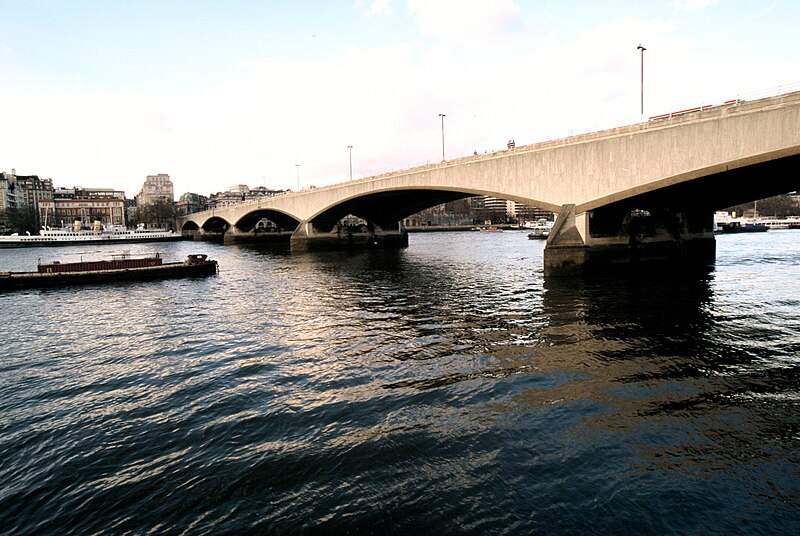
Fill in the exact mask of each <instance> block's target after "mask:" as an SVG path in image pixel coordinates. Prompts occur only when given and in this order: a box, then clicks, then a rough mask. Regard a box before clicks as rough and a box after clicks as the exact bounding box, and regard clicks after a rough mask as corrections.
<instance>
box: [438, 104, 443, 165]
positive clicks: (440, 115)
mask: <svg viewBox="0 0 800 536" xmlns="http://www.w3.org/2000/svg"><path fill="white" fill-rule="evenodd" d="M439 117H441V118H442V162H444V114H439Z"/></svg>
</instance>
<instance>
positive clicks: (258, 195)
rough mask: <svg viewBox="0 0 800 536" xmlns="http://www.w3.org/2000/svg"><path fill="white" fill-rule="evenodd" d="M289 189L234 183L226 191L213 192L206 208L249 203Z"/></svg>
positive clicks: (283, 192)
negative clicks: (253, 186) (271, 188)
mask: <svg viewBox="0 0 800 536" xmlns="http://www.w3.org/2000/svg"><path fill="white" fill-rule="evenodd" d="M287 192H288V190H270V189H268V188H267V187H265V186H256V187H255V188H253V189H250V187H249V186H247V185H246V184H234V185H233V186H231V187H230V188H228V190H227V191H225V192H218V193H216V194H212V195H211V196H209V198H208V203H207V205H206V207H204V208H202V209H201V210H205V209H206V208H221V207H230V206H233V205H239V204H241V203H247V202H248V201H255V200H257V199H262V198H264V197H275V196H276V195H282V194H285V193H287Z"/></svg>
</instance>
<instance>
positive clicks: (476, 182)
mask: <svg viewBox="0 0 800 536" xmlns="http://www.w3.org/2000/svg"><path fill="white" fill-rule="evenodd" d="M797 189H800V92H796V93H789V94H785V95H779V96H776V97H771V98H767V99H760V100H756V101H750V102H743V101H734V102H729V103H725V104H723V105H719V106H710V107H703V108H702V109H698V110H696V111H693V112H691V113H681V114H676V115H668V116H665V117H661V118H659V119H653V120H650V121H648V122H643V123H639V124H635V125H630V126H625V127H620V128H614V129H610V130H604V131H600V132H594V133H590V134H584V135H580V136H573V137H569V138H565V139H561V140H555V141H549V142H544V143H537V144H533V145H527V146H520V147H516V148H513V149H509V150H507V151H498V152H495V153H491V154H484V155H476V156H472V157H465V158H460V159H458V160H451V161H446V162H442V163H440V164H434V165H427V166H421V167H415V168H410V169H407V170H404V171H397V172H393V173H387V174H383V175H378V176H374V177H368V178H365V179H361V180H356V181H351V182H345V183H341V184H336V185H333V186H328V187H324V188H316V189H310V190H307V191H303V192H298V193H293V194H287V195H283V196H278V197H273V198H265V199H262V200H259V201H258V202H252V203H243V204H241V205H236V206H231V207H225V208H220V209H215V210H210V211H204V212H198V213H195V214H191V215H189V216H187V217H185V218H182V219H181V220H180V221H179V227H180V229H181V230H182V232H183V233H184V234H185V235H193V236H195V237H196V238H203V237H209V236H223V237H224V239H225V241H226V242H237V241H252V240H270V239H273V240H275V239H283V240H288V241H289V242H290V244H291V248H292V250H293V251H297V250H312V249H322V248H334V247H358V246H372V247H381V246H384V247H386V246H405V245H407V244H408V236H407V234H406V232H405V230H404V229H403V227H402V224H401V223H400V222H401V221H402V220H403V219H404V218H406V217H408V216H410V215H412V214H415V213H417V212H419V211H420V210H423V209H425V208H429V207H433V206H436V205H439V204H441V203H444V202H447V201H453V200H456V199H462V198H465V197H470V196H474V195H488V196H493V197H499V198H504V199H509V200H513V201H519V202H521V203H525V204H529V205H533V206H538V207H541V208H544V209H548V210H552V211H554V212H557V213H558V215H559V216H558V218H557V221H556V226H555V227H554V229H553V232H552V233H551V236H550V238H549V239H548V242H547V245H546V247H545V259H544V261H545V262H544V264H545V275H557V274H572V273H583V272H585V271H588V270H592V269H602V268H608V267H623V266H639V265H641V264H644V263H650V262H680V263H688V264H708V263H709V262H710V261H713V260H714V257H715V242H714V236H713V212H714V211H715V210H719V209H721V208H724V207H727V206H731V205H735V204H739V203H745V202H748V201H752V200H755V199H760V198H763V197H768V196H771V195H777V194H781V193H786V192H789V191H792V190H797ZM348 215H353V216H357V217H358V218H361V219H363V220H365V221H366V222H368V223H367V225H365V226H363V227H362V228H361V229H357V228H356V229H354V228H353V227H349V226H347V225H343V224H342V223H341V220H342V219H343V218H344V217H346V216H348ZM264 218H266V219H267V220H269V221H270V222H273V223H274V226H273V227H272V230H271V231H260V230H259V229H257V228H256V225H257V223H258V222H259V221H262V220H263V219H264Z"/></svg>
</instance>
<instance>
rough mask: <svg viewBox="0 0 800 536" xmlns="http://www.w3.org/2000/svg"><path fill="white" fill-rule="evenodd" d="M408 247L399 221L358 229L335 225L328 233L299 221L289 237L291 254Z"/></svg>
mask: <svg viewBox="0 0 800 536" xmlns="http://www.w3.org/2000/svg"><path fill="white" fill-rule="evenodd" d="M407 246H408V232H407V231H406V230H405V228H404V227H403V226H402V224H401V222H396V223H393V224H385V223H384V224H383V225H382V226H379V225H377V224H373V223H369V224H367V225H362V226H358V227H352V226H350V227H348V226H341V225H335V226H334V227H333V228H332V229H331V230H330V231H325V230H320V229H318V228H317V227H316V226H314V225H313V224H312V223H311V222H303V223H301V224H300V225H299V226H298V227H297V230H296V231H295V232H294V234H293V235H292V238H291V249H292V251H293V252H300V251H325V250H337V249H370V248H398V247H407Z"/></svg>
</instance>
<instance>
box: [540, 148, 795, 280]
mask: <svg viewBox="0 0 800 536" xmlns="http://www.w3.org/2000/svg"><path fill="white" fill-rule="evenodd" d="M798 188H800V155H794V156H788V157H784V158H779V159H776V160H771V161H769V162H764V163H759V164H753V165H749V166H744V167H739V168H736V169H729V170H725V171H721V172H717V173H711V174H709V175H707V176H704V177H701V178H697V179H693V180H691V181H687V182H682V183H678V184H673V185H668V186H664V187H663V188H660V189H658V190H654V191H650V192H646V193H643V194H639V195H633V196H630V197H627V198H625V199H621V200H618V201H613V202H610V203H608V204H606V205H603V206H600V207H596V208H588V209H587V207H581V206H578V207H576V206H575V205H565V206H564V207H562V211H561V213H560V214H559V218H558V222H557V225H556V227H555V228H554V229H553V232H552V233H551V235H550V237H549V239H548V243H547V245H546V246H545V253H544V255H545V258H544V266H545V268H544V271H545V275H550V276H553V275H576V274H586V273H593V272H607V271H616V270H633V271H636V270H640V269H652V268H653V267H654V266H657V265H658V266H666V267H675V266H680V267H683V268H686V267H688V268H691V267H702V266H708V265H710V264H711V263H713V261H714V259H715V256H716V244H715V239H714V221H713V215H714V211H715V210H719V209H722V208H725V207H729V206H732V205H738V204H742V203H747V202H750V201H753V200H756V199H762V198H765V197H770V196H773V195H778V194H783V193H786V192H789V191H792V190H796V189H798Z"/></svg>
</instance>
